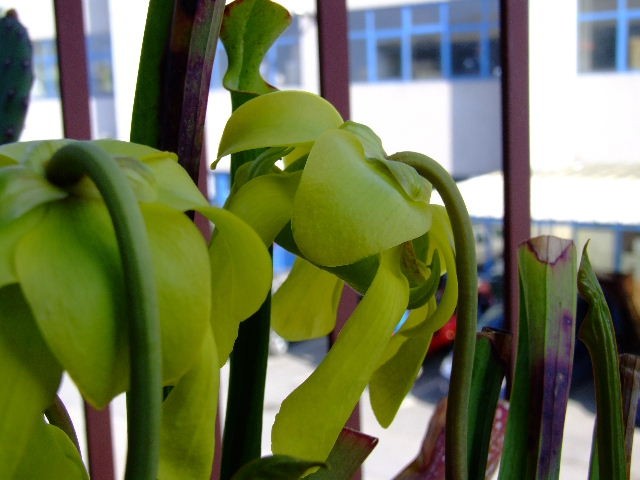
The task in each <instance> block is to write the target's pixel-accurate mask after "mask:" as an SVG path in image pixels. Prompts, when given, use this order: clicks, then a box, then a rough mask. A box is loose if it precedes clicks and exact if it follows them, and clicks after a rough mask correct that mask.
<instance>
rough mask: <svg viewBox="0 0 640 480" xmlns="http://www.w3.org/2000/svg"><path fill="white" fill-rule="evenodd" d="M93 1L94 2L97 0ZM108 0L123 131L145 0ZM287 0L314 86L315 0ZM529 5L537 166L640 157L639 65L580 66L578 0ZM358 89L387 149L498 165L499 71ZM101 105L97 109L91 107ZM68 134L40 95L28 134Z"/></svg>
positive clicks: (48, 17) (213, 140)
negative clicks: (598, 69)
mask: <svg viewBox="0 0 640 480" xmlns="http://www.w3.org/2000/svg"><path fill="white" fill-rule="evenodd" d="M419 1H420V0H410V1H407V0H403V1H400V0H378V1H376V0H349V2H348V5H349V7H350V8H354V9H355V8H366V7H371V6H374V5H378V6H384V5H387V6H390V5H398V4H401V3H418V2H419ZM90 3H91V5H92V8H95V7H96V5H95V4H96V2H93V1H91V2H90ZM98 3H99V2H98ZM108 3H109V8H108V9H106V10H105V11H106V12H108V15H109V18H108V23H109V24H110V25H111V28H112V54H113V81H114V92H115V105H114V111H115V122H114V123H115V126H114V128H113V131H110V130H109V129H108V128H104V129H103V130H102V131H96V132H95V134H96V135H97V136H106V135H109V136H111V135H115V136H116V137H118V138H122V139H126V138H128V136H129V128H130V119H131V110H132V106H133V96H134V92H135V83H136V76H137V65H138V60H139V55H140V47H141V42H142V35H143V30H144V20H145V17H146V9H147V4H148V2H146V1H137V2H131V1H128V0H108ZM282 3H283V4H284V5H285V6H286V7H288V8H290V9H291V10H292V11H294V12H295V13H296V14H298V15H301V16H302V18H301V28H302V31H303V39H302V56H303V62H304V65H305V67H304V69H303V71H302V79H303V80H302V81H303V85H302V87H301V88H303V89H305V90H310V91H317V90H318V67H317V59H316V58H317V54H316V52H317V29H316V26H315V22H314V19H315V1H314V0H304V1H303V0H283V1H282ZM14 4H15V1H13V0H0V8H9V7H12V6H14ZM18 9H19V14H20V18H21V19H22V21H23V22H24V23H25V24H26V25H27V27H28V29H29V32H30V34H31V36H32V37H33V38H34V39H42V38H52V37H53V35H54V31H55V29H54V25H53V20H52V15H53V10H52V3H51V2H50V1H49V0H32V1H29V2H20V4H19V5H18ZM530 10H531V11H530V29H531V41H530V46H531V55H530V61H531V69H530V70H531V79H530V84H531V102H530V107H531V153H532V165H533V168H535V169H544V168H551V167H556V166H558V165H560V164H562V163H570V162H574V161H579V162H587V163H588V162H603V161H605V162H607V161H608V162H617V161H622V162H633V161H638V160H640V158H639V156H640V153H639V152H640V136H639V135H637V133H636V132H638V131H640V115H638V112H639V111H640V108H639V107H640V93H638V92H640V73H639V72H636V73H630V74H621V73H611V74H580V75H579V74H577V73H576V72H577V66H576V58H577V44H576V42H577V40H576V39H577V1H575V0H574V1H568V2H556V1H553V0H539V1H537V2H531V4H530ZM103 15H106V13H103ZM97 17H98V18H97V19H96V18H95V16H94V20H93V22H92V23H93V24H94V26H96V27H98V26H99V24H100V22H99V21H98V20H99V18H100V15H98V16H97ZM123 19H126V21H124V20H123ZM105 23H106V22H105ZM286 88H288V87H286ZM351 94H352V98H351V102H352V105H351V106H352V109H351V113H352V114H351V117H352V119H353V120H355V121H360V122H363V123H367V124H370V125H371V126H372V127H373V128H374V129H375V130H376V131H377V132H378V133H379V134H380V136H381V137H382V138H383V140H384V142H385V146H386V148H387V150H388V151H390V152H392V151H396V150H401V149H411V150H417V151H421V152H424V153H426V154H428V155H431V156H433V157H434V158H436V159H437V160H439V161H440V162H442V163H443V164H444V165H445V166H447V168H450V170H451V171H452V173H453V174H454V175H456V176H459V177H466V176H469V175H474V174H476V173H481V172H483V171H487V170H490V169H495V168H498V167H499V166H500V163H501V151H500V150H501V147H500V132H501V128H500V85H499V82H498V81H496V80H455V81H451V82H449V81H444V80H433V81H423V82H407V83H371V84H358V83H356V84H353V85H352V86H351ZM95 104H96V102H94V106H95ZM211 105H212V110H211V113H210V116H209V118H208V132H209V135H208V139H207V147H208V151H209V152H210V156H211V155H212V154H213V153H215V150H216V148H217V139H218V137H219V133H220V131H221V128H222V125H223V124H224V119H225V118H226V116H227V115H228V113H229V107H228V100H227V98H226V94H224V93H222V92H212V94H211ZM97 110H98V109H97V108H94V109H93V111H94V114H95V112H96V111H97ZM94 123H96V122H94ZM61 135H62V128H61V114H60V109H59V103H58V102H57V101H55V100H51V99H41V98H33V101H32V103H31V107H30V111H29V116H28V118H27V125H26V129H25V132H24V134H23V139H36V138H52V137H54V138H55V137H60V136H61Z"/></svg>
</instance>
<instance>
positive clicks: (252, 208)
mask: <svg viewBox="0 0 640 480" xmlns="http://www.w3.org/2000/svg"><path fill="white" fill-rule="evenodd" d="M254 149H262V150H258V151H259V152H261V153H259V155H258V156H257V158H256V159H255V160H254V161H252V162H249V163H246V164H243V165H242V166H241V167H240V168H239V169H238V170H237V173H236V176H235V181H234V186H233V190H232V193H231V196H230V198H229V201H228V203H227V208H228V209H229V210H230V211H232V212H233V213H235V214H237V215H238V216H240V217H241V218H243V219H244V220H246V221H247V223H249V224H250V225H251V226H253V227H254V228H255V229H256V231H257V232H258V234H259V235H260V236H261V238H262V239H263V241H264V242H265V243H266V244H270V243H271V242H273V241H276V242H278V243H280V244H281V245H282V246H284V247H285V248H287V249H289V250H290V251H292V252H294V253H296V254H297V255H298V256H299V259H298V260H297V263H296V265H295V266H294V269H293V271H292V272H291V275H290V276H289V278H288V279H287V280H286V282H285V283H284V284H283V286H282V287H281V289H280V290H278V292H276V294H275V295H274V298H273V310H272V312H273V313H272V326H273V327H274V328H275V329H276V330H277V331H278V332H279V333H281V334H282V335H283V336H285V338H289V339H292V340H303V339H308V338H313V337H318V336H321V335H324V334H326V333H328V332H329V331H330V330H331V329H332V328H333V327H334V326H335V318H336V310H337V305H338V300H339V297H340V293H341V291H342V287H343V285H344V282H345V281H346V282H347V283H349V284H350V285H351V286H352V287H354V288H355V289H356V290H359V291H360V292H361V293H362V294H364V297H363V299H362V301H361V302H360V303H359V305H358V307H357V308H356V310H355V312H354V313H353V314H352V316H351V317H350V318H349V320H348V321H347V324H346V326H345V327H344V328H343V330H342V332H341V334H340V336H339V337H338V340H337V343H335V345H334V346H333V347H332V349H331V350H330V351H329V353H328V355H327V356H326V357H325V359H324V360H323V362H322V363H321V364H320V365H319V367H318V368H317V369H316V370H315V371H314V372H313V373H312V374H311V376H310V377H309V378H308V379H307V380H306V381H305V382H304V383H303V384H302V385H300V386H299V387H298V388H297V389H296V390H295V391H294V392H293V393H292V394H291V395H290V396H289V397H288V398H287V399H286V400H285V401H284V402H283V404H282V407H281V410H280V412H279V414H278V416H277V417H276V421H275V424H274V427H273V430H272V449H273V452H274V453H280V454H287V455H291V456H294V457H298V458H304V459H310V460H324V459H326V457H327V455H328V453H329V451H330V450H331V448H332V446H333V444H334V442H335V440H336V438H337V436H338V434H339V432H340V430H341V429H342V426H343V425H344V423H345V421H346V420H347V418H348V416H349V415H350V413H351V412H352V410H353V407H354V405H355V404H356V402H357V401H358V399H359V398H360V395H361V394H362V392H363V390H364V388H365V387H366V386H367V384H369V385H370V386H371V388H372V389H374V392H375V398H376V401H375V402H374V403H373V407H374V410H375V413H376V415H377V417H378V419H379V421H380V422H381V423H382V424H384V425H385V426H386V425H388V424H389V423H390V422H391V420H392V419H393V417H394V416H395V413H396V412H397V410H398V408H399V406H400V402H401V400H402V398H404V396H405V394H406V393H407V391H408V389H409V388H410V386H411V383H412V381H413V380H414V379H415V372H416V370H417V368H419V364H420V362H421V361H422V359H423V358H424V353H425V351H426V348H427V347H428V342H429V339H430V337H431V334H432V333H433V332H434V331H435V330H436V329H437V328H439V327H440V326H442V324H443V323H444V322H446V320H448V318H449V317H450V315H451V313H452V311H453V308H454V306H455V304H456V300H457V283H456V271H455V266H454V263H453V262H454V254H453V247H452V239H451V227H450V225H449V221H448V218H447V215H446V213H445V211H444V209H443V208H442V207H438V206H434V205H432V204H431V203H430V195H431V185H430V183H429V182H427V181H426V180H425V179H424V178H423V177H422V176H420V175H419V174H418V173H417V171H416V170H415V169H414V168H413V167H412V166H409V165H407V164H406V163H403V162H400V161H395V160H393V159H391V158H390V157H389V156H387V154H386V153H385V151H384V149H383V147H382V143H381V141H380V139H379V138H378V137H377V136H376V135H375V133H374V132H372V131H371V130H370V129H369V128H368V127H366V126H364V125H360V124H357V123H354V122H348V121H347V122H345V121H344V120H343V119H342V117H341V116H340V115H339V113H338V112H337V111H336V110H335V108H334V107H333V106H332V105H331V104H329V103H328V102H326V101H325V100H324V99H322V98H321V97H319V96H317V95H313V94H310V93H306V92H299V91H281V92H273V93H267V94H264V95H261V96H258V97H256V98H254V99H252V100H250V101H248V102H247V103H245V104H244V105H242V106H240V107H239V108H238V109H237V110H236V111H235V112H234V113H233V114H232V116H231V118H230V119H229V121H228V123H227V125H226V128H225V130H224V133H223V136H222V140H221V143H220V149H219V156H220V157H222V156H225V155H229V154H234V153H238V152H243V151H246V150H254ZM281 157H282V158H283V160H284V163H283V166H282V165H281V166H280V167H279V166H278V165H280V164H278V163H277V161H278V160H279V159H280V158H281ZM444 273H448V282H447V287H446V292H445V295H444V296H443V299H444V301H442V302H441V303H440V304H439V305H436V302H435V293H436V290H437V286H438V284H439V281H440V278H441V276H442V275H443V274H444ZM423 305H424V306H425V307H422V306H423ZM407 308H411V309H416V310H414V312H415V313H416V314H417V317H418V318H417V319H412V321H411V322H410V323H408V324H407V326H406V327H404V328H403V329H402V330H401V331H400V332H398V333H397V334H396V335H395V336H393V332H394V330H395V328H396V326H397V325H398V322H399V321H400V318H401V317H402V315H403V313H404V312H405V310H406V309H407ZM413 318H416V316H415V315H414V317H413ZM216 338H217V337H216ZM232 338H235V337H233V335H229V341H230V339H232ZM392 338H393V342H392ZM413 338H416V339H417V340H416V341H410V340H411V339H413ZM229 341H228V342H229ZM416 345H418V348H416ZM231 346H232V343H227V345H226V347H223V348H221V350H222V351H224V352H225V353H226V352H227V351H229V350H230V349H231ZM223 358H224V357H223ZM398 366H399V368H398ZM389 372H402V373H398V374H397V375H396V374H394V375H395V376H396V378H394V381H393V382H389V381H387V380H388V377H389V375H390V374H389ZM409 376H412V378H409ZM400 377H401V378H400ZM405 377H406V378H405ZM372 380H376V381H373V383H371V382H372ZM399 386H400V387H399ZM390 390H394V391H393V392H392V391H390Z"/></svg>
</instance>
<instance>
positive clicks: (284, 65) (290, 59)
mask: <svg viewBox="0 0 640 480" xmlns="http://www.w3.org/2000/svg"><path fill="white" fill-rule="evenodd" d="M275 48H276V57H275V62H274V65H273V75H274V76H275V77H271V78H274V81H275V83H276V85H299V84H300V58H299V55H298V45H297V44H291V43H286V44H283V45H278V44H277V43H276V45H275Z"/></svg>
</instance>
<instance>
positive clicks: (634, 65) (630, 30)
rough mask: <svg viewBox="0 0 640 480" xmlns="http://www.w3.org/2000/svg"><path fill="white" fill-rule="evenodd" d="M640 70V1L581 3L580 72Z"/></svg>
mask: <svg viewBox="0 0 640 480" xmlns="http://www.w3.org/2000/svg"><path fill="white" fill-rule="evenodd" d="M633 70H640V0H579V2H578V71H580V72H612V71H618V72H627V71H633Z"/></svg>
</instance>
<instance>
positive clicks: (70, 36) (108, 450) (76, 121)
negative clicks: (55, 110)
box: [54, 0, 115, 480]
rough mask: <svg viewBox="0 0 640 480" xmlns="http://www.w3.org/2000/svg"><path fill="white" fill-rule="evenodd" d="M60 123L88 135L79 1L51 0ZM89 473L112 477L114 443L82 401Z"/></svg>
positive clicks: (102, 415)
mask: <svg viewBox="0 0 640 480" xmlns="http://www.w3.org/2000/svg"><path fill="white" fill-rule="evenodd" d="M54 9H55V17H56V18H55V22H56V33H57V35H56V37H57V47H58V69H59V72H60V98H61V101H62V123H63V128H64V135H65V137H67V138H74V139H77V140H88V139H90V138H91V115H90V111H89V77H88V70H87V52H86V43H85V34H84V17H83V10H82V0H54ZM85 418H86V426H87V427H86V432H87V448H88V452H89V473H90V475H91V478H92V479H94V480H112V479H113V478H114V477H115V473H114V465H113V443H112V435H111V415H110V411H109V407H107V408H105V409H104V410H101V411H98V410H95V409H94V408H93V407H91V406H90V405H88V404H87V403H85Z"/></svg>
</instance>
